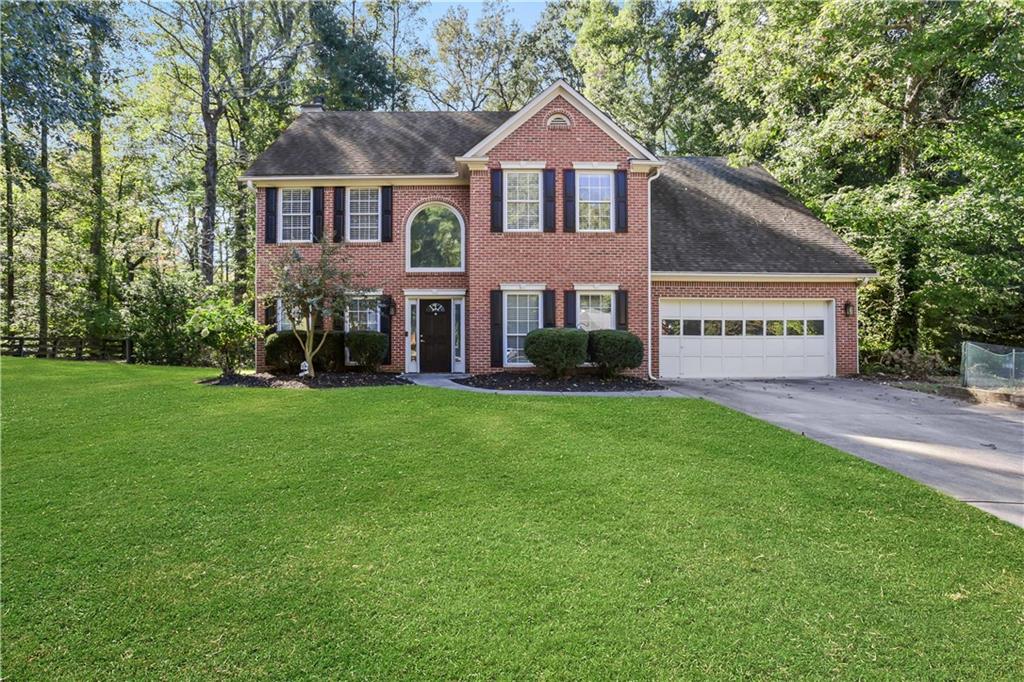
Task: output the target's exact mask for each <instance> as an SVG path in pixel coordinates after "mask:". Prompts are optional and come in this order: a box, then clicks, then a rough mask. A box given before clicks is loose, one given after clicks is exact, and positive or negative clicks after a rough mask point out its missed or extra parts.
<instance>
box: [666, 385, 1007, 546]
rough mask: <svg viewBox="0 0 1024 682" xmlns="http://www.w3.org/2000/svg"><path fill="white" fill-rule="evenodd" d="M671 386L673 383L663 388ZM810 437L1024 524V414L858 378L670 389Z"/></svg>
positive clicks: (677, 386)
mask: <svg viewBox="0 0 1024 682" xmlns="http://www.w3.org/2000/svg"><path fill="white" fill-rule="evenodd" d="M663 383H667V382H663ZM668 385H670V386H671V387H672V389H673V390H674V391H676V392H677V393H678V394H680V395H683V396H689V397H699V398H706V399H708V400H712V401H714V402H717V403H720V404H722V405H725V406H727V407H731V408H733V409H736V410H739V411H740V412H745V413H747V414H749V415H751V416H754V417H757V418H759V419H764V420H765V421H768V422H771V423H773V424H776V425H778V426H781V427H783V428H786V429H789V430H791V431H796V432H798V433H802V434H805V435H807V436H809V437H810V438H813V439H815V440H818V441H821V442H822V443H826V444H828V445H831V446H833V447H836V448H839V449H840V450H844V451H845V452H849V453H851V454H853V455H856V456H858V457H861V458H863V459H866V460H868V461H870V462H874V463H875V464H879V465H881V466H884V467H886V468H887V469H892V470H893V471H897V472H899V473H901V474H903V475H904V476H908V477H910V478H912V479H914V480H916V481H920V482H921V483H924V484H925V485H929V486H931V487H933V488H936V489H938V490H941V491H942V492H944V493H947V494H949V495H952V496H953V497H955V498H957V499H958V500H962V501H963V502H967V503H968V504H972V505H974V506H975V507H978V508H979V509H984V510H985V511H987V512H989V513H991V514H994V515H995V516H998V517H999V518H1001V519H1005V520H1006V521H1009V522H1010V523H1013V524H1016V525H1018V526H1021V527H1024V411H1021V410H1019V409H1016V408H1013V407H1009V406H1006V407H1003V406H998V405H972V404H970V403H965V402H961V401H957V400H952V399H949V398H941V397H938V396H932V395H926V394H924V393H916V392H913V391H907V390H903V389H899V388H892V387H889V386H884V385H882V384H876V383H872V382H868V381H860V380H856V379H820V380H805V381H782V380H776V381H728V380H702V381H701V380H691V381H685V382H672V383H671V384H668Z"/></svg>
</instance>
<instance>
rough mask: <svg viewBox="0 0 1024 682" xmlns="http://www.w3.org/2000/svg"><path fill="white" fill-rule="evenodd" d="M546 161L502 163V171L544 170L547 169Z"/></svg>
mask: <svg viewBox="0 0 1024 682" xmlns="http://www.w3.org/2000/svg"><path fill="white" fill-rule="evenodd" d="M547 165H548V162H547V161H502V162H501V167H502V169H508V170H544V169H545V168H547Z"/></svg>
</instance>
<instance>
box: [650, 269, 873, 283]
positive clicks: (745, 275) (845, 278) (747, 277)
mask: <svg viewBox="0 0 1024 682" xmlns="http://www.w3.org/2000/svg"><path fill="white" fill-rule="evenodd" d="M875 277H878V273H877V272H872V273H863V272H658V271H655V272H652V273H651V281H653V282H866V281H867V280H869V279H873V278H875Z"/></svg>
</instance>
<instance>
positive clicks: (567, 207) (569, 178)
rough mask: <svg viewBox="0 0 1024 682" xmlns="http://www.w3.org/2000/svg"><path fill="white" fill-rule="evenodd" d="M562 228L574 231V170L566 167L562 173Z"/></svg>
mask: <svg viewBox="0 0 1024 682" xmlns="http://www.w3.org/2000/svg"><path fill="white" fill-rule="evenodd" d="M562 201H563V203H564V206H563V207H562V229H563V230H564V231H566V232H575V231H576V171H574V170H569V169H566V170H565V172H564V173H563V174H562Z"/></svg>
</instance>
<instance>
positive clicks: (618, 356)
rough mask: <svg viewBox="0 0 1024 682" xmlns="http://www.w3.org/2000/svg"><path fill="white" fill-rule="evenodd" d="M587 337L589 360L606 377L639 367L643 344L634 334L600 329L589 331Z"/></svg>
mask: <svg viewBox="0 0 1024 682" xmlns="http://www.w3.org/2000/svg"><path fill="white" fill-rule="evenodd" d="M588 337H589V339H588V344H587V345H588V351H589V357H590V361H591V362H593V363H594V364H595V365H597V367H598V369H599V370H600V372H601V374H602V375H604V376H606V377H611V376H615V375H616V374H618V373H619V372H621V371H622V370H624V369H634V368H636V367H639V366H640V365H641V364H642V363H643V361H644V344H643V342H641V341H640V339H639V338H638V337H637V335H636V334H632V333H630V332H627V331H625V330H621V329H600V330H597V331H592V332H590V334H588Z"/></svg>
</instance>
